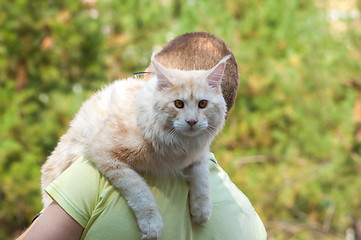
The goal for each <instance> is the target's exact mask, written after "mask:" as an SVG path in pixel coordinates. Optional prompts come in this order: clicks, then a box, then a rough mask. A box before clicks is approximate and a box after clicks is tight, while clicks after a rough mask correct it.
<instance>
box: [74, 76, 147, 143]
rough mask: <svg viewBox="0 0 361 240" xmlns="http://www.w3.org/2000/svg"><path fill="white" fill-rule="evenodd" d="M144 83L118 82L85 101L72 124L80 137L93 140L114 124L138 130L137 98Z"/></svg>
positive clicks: (134, 80) (138, 81)
mask: <svg viewBox="0 0 361 240" xmlns="http://www.w3.org/2000/svg"><path fill="white" fill-rule="evenodd" d="M143 85H144V80H141V79H134V78H128V79H124V80H116V81H114V82H112V83H111V84H109V85H107V86H105V87H103V88H102V89H101V90H100V91H98V92H96V93H95V94H93V95H92V96H91V97H90V98H89V99H88V100H87V101H85V102H84V103H83V105H82V107H81V109H80V110H79V112H78V113H77V115H76V117H75V119H74V120H73V121H72V123H71V128H72V129H73V130H75V131H77V132H78V134H77V135H78V137H79V136H81V138H83V139H84V140H85V139H92V138H93V137H94V136H91V135H94V134H96V133H97V132H99V131H101V129H102V128H103V127H104V126H105V125H107V124H106V123H110V122H113V123H114V124H118V125H119V124H122V125H124V127H125V128H137V124H136V113H135V108H136V96H137V94H138V92H139V90H140V89H141V88H142V87H143Z"/></svg>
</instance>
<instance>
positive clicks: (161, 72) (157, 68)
mask: <svg viewBox="0 0 361 240" xmlns="http://www.w3.org/2000/svg"><path fill="white" fill-rule="evenodd" d="M151 61H152V64H153V67H154V72H155V75H156V76H157V80H158V81H157V88H158V90H164V89H167V88H170V87H171V86H172V83H171V82H170V81H169V78H168V76H167V69H166V68H165V67H164V66H163V65H161V64H160V63H159V62H158V61H157V60H156V59H155V52H153V54H152V58H151Z"/></svg>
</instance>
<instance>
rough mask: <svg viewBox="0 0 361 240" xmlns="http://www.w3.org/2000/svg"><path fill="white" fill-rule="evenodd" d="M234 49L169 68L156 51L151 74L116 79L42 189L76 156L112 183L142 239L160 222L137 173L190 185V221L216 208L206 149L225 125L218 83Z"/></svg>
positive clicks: (88, 107) (76, 124) (50, 168)
mask: <svg viewBox="0 0 361 240" xmlns="http://www.w3.org/2000/svg"><path fill="white" fill-rule="evenodd" d="M229 58H230V55H228V56H226V57H224V58H223V59H222V60H221V61H220V62H219V63H218V64H217V65H216V66H214V67H213V68H212V69H210V70H193V71H182V70H177V69H167V68H165V67H164V66H162V65H161V64H160V63H159V62H157V60H156V58H155V53H153V55H152V57H151V63H152V64H153V67H154V77H152V78H151V79H149V80H148V81H145V80H142V79H137V78H128V79H125V80H117V81H114V82H113V83H111V84H110V85H108V86H106V87H105V88H103V89H102V90H100V91H99V92H97V93H95V94H94V95H92V96H91V97H90V98H89V99H88V100H86V101H85V102H84V103H83V105H82V107H81V108H80V110H79V111H78V112H77V114H76V116H75V118H74V119H73V120H72V121H71V123H70V128H69V129H68V131H67V132H66V133H65V134H64V135H63V136H62V137H61V138H60V141H59V143H58V145H57V146H56V148H55V150H54V151H53V152H52V154H51V155H50V156H49V157H48V159H47V161H46V162H45V163H44V165H43V166H42V177H41V187H42V194H43V204H44V208H45V207H46V206H48V205H49V204H50V202H51V199H50V197H49V196H48V195H47V194H46V193H45V191H44V189H45V187H47V186H48V185H49V184H50V183H51V182H52V181H53V180H54V179H55V178H56V177H58V176H59V175H60V174H61V173H62V172H63V171H64V170H65V169H66V168H68V167H69V166H70V165H71V163H72V162H73V161H74V160H75V159H76V158H77V157H79V156H82V155H84V156H86V157H87V158H88V159H89V160H90V161H92V162H94V163H95V166H96V167H97V168H98V170H99V171H100V172H101V173H102V174H103V176H105V177H106V178H107V179H108V180H109V182H110V183H111V184H112V185H113V186H115V187H116V188H117V189H118V190H119V191H120V193H121V194H122V196H123V197H124V198H125V199H126V201H127V202H128V205H129V206H130V208H131V209H132V211H133V212H134V214H135V217H136V219H137V222H138V226H139V229H140V231H141V233H142V238H144V239H157V238H159V236H160V234H161V232H162V229H163V223H162V218H161V216H160V213H159V210H158V207H157V205H156V203H155V200H154V196H153V195H152V192H151V191H150V189H149V187H148V185H147V184H146V182H145V181H144V179H143V178H142V177H141V176H140V175H139V174H138V173H140V172H151V173H154V174H156V175H177V174H180V175H182V176H184V177H185V178H186V180H187V181H188V183H189V191H190V193H189V194H190V196H189V205H190V213H191V218H192V222H194V223H198V224H205V223H206V222H207V221H208V219H209V218H210V214H211V209H212V205H211V199H210V183H209V169H208V159H209V151H210V150H209V148H210V144H211V142H212V141H213V139H214V137H215V136H216V135H217V134H218V133H219V132H220V130H221V129H222V127H223V125H224V121H225V115H226V103H225V100H224V98H223V95H222V91H221V81H222V77H223V73H224V69H225V66H226V62H227V60H228V59H229Z"/></svg>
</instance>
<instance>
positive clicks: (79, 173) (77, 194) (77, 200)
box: [45, 156, 105, 227]
mask: <svg viewBox="0 0 361 240" xmlns="http://www.w3.org/2000/svg"><path fill="white" fill-rule="evenodd" d="M104 181H105V180H104V179H103V177H102V175H101V174H100V172H99V171H98V170H97V169H96V167H95V166H94V164H93V163H92V162H90V161H89V160H87V159H86V158H85V157H84V156H81V157H79V158H78V159H76V160H75V161H74V162H73V163H72V165H70V166H69V167H68V168H67V169H66V170H65V171H64V172H63V173H62V174H61V175H60V176H59V177H58V178H56V179H55V180H54V181H53V182H52V183H51V184H50V185H49V186H48V187H46V189H45V191H46V192H47V193H48V194H49V196H50V197H51V198H53V199H54V200H55V201H56V202H57V203H58V204H59V205H60V206H61V207H62V208H63V209H64V210H65V211H66V212H67V213H68V214H69V215H70V216H72V217H73V218H74V219H75V220H76V221H77V222H78V223H79V224H81V225H82V226H83V227H84V226H85V225H86V224H87V221H88V220H89V217H90V216H91V213H92V211H93V209H94V208H95V206H96V204H97V198H98V196H99V193H100V191H101V185H102V184H101V183H102V182H104Z"/></svg>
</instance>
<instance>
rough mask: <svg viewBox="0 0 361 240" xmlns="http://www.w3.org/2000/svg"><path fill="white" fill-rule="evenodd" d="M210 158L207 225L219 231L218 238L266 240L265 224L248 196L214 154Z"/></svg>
mask: <svg viewBox="0 0 361 240" xmlns="http://www.w3.org/2000/svg"><path fill="white" fill-rule="evenodd" d="M210 159H211V161H210V164H209V165H210V181H211V194H212V203H213V209H212V217H211V219H210V223H209V224H210V225H211V226H212V227H215V228H216V229H217V232H218V233H220V232H221V234H220V235H219V236H220V237H222V235H223V237H224V236H228V237H229V239H266V238H267V234H266V231H265V228H264V225H263V223H262V221H261V219H260V218H259V216H258V214H257V213H256V211H255V209H254V208H253V206H252V204H251V202H250V201H249V199H248V198H247V196H246V195H245V194H244V193H243V192H242V191H241V190H240V189H239V188H238V187H237V186H236V185H235V184H234V183H233V182H232V181H231V179H230V178H229V176H228V174H227V173H226V172H225V171H224V170H223V169H222V168H221V167H220V166H219V165H218V163H217V161H216V160H215V158H214V156H213V155H212V156H211V158H210ZM220 239H222V238H220Z"/></svg>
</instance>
